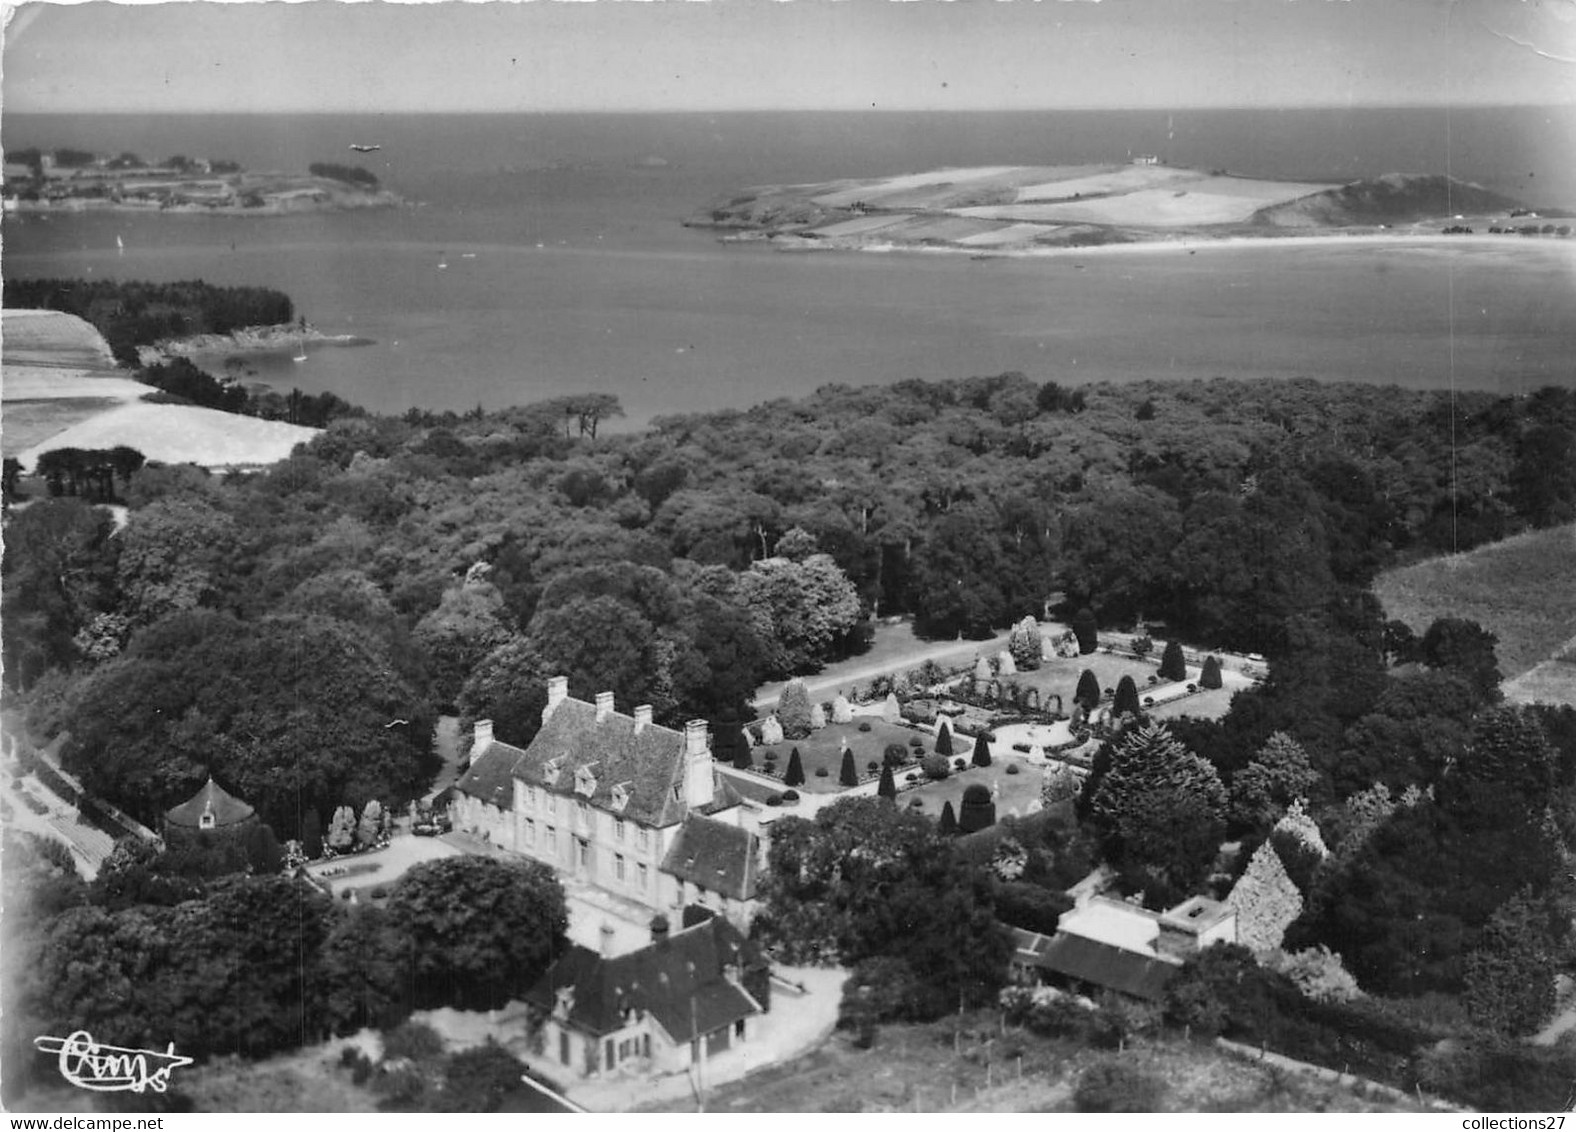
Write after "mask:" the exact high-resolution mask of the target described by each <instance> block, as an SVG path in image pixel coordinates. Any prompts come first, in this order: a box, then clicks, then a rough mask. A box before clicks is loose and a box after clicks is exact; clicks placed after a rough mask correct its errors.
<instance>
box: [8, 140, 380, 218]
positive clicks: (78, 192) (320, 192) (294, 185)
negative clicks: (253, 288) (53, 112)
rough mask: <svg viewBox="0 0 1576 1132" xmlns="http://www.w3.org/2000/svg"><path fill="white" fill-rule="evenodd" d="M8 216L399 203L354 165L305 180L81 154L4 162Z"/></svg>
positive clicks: (325, 166) (321, 168)
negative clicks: (25, 213) (50, 213)
mask: <svg viewBox="0 0 1576 1132" xmlns="http://www.w3.org/2000/svg"><path fill="white" fill-rule="evenodd" d="M3 199H4V206H5V211H7V212H86V211H110V212H175V213H201V214H205V215H206V214H213V213H218V214H233V215H246V216H279V215H288V214H294V213H300V212H324V211H337V210H344V209H354V208H391V207H394V206H396V205H399V204H403V203H404V202H403V201H402V200H401V199H400V197H399V196H398V195H396V194H395V193H392V192H390V191H388V190H387V189H384V188H382V187H381V186H380V185H379V184H378V179H377V177H376V175H374V174H373V173H371V172H369V171H367V170H366V169H363V168H361V167H360V166H351V165H337V164H333V163H317V164H313V165H310V166H308V169H307V172H305V173H280V172H252V171H248V170H246V169H243V168H241V166H240V165H239V164H237V163H236V162H234V161H222V160H210V159H207V158H190V157H185V156H175V157H168V158H165V159H163V160H161V161H157V162H147V161H144V160H143V159H142V158H140V157H138V156H137V155H136V154H135V153H122V154H119V155H118V156H113V157H111V156H107V155H104V154H96V153H88V152H86V151H83V150H72V149H57V150H54V151H52V152H45V151H42V150H39V149H24V150H17V151H14V152H12V153H8V154H7V155H6V162H5V185H4V197H3Z"/></svg>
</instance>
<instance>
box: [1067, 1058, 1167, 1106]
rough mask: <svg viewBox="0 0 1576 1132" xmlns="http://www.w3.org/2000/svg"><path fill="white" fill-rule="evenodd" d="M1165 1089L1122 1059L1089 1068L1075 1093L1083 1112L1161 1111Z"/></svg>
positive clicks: (1114, 1059)
mask: <svg viewBox="0 0 1576 1132" xmlns="http://www.w3.org/2000/svg"><path fill="white" fill-rule="evenodd" d="M1164 1095H1165V1086H1164V1085H1163V1084H1162V1083H1161V1082H1160V1081H1159V1080H1158V1079H1157V1078H1155V1077H1152V1076H1150V1075H1149V1074H1148V1073H1145V1072H1143V1071H1142V1070H1140V1069H1137V1068H1135V1067H1133V1066H1131V1065H1128V1064H1127V1063H1126V1062H1124V1061H1121V1060H1119V1059H1118V1058H1107V1059H1106V1060H1104V1061H1098V1062H1096V1063H1095V1064H1093V1065H1091V1066H1089V1068H1088V1069H1085V1070H1084V1071H1083V1073H1082V1074H1081V1075H1080V1076H1079V1078H1078V1088H1077V1089H1076V1090H1075V1091H1074V1092H1073V1105H1074V1106H1075V1107H1076V1108H1077V1110H1078V1111H1079V1112H1158V1111H1160V1101H1161V1099H1162V1098H1163V1097H1164Z"/></svg>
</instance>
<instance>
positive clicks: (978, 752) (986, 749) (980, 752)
mask: <svg viewBox="0 0 1576 1132" xmlns="http://www.w3.org/2000/svg"><path fill="white" fill-rule="evenodd" d="M974 765H975V766H990V744H989V743H987V742H986V741H985V736H983V735H981V736H980V737H979V738H978V739H976V740H974Z"/></svg>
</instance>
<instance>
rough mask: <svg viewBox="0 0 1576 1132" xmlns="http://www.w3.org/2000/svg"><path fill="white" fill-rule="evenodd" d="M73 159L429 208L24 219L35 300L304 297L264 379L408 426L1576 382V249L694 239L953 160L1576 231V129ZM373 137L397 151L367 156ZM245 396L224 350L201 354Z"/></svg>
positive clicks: (22, 134) (265, 361)
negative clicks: (576, 405)
mask: <svg viewBox="0 0 1576 1132" xmlns="http://www.w3.org/2000/svg"><path fill="white" fill-rule="evenodd" d="M0 140H3V143H4V146H5V148H6V149H7V150H13V149H17V148H24V147H30V146H40V147H43V148H46V149H53V148H59V147H63V146H69V147H72V148H80V149H88V150H93V151H100V152H114V153H120V152H124V151H131V152H134V153H137V154H139V155H141V156H142V157H144V158H147V159H150V160H151V159H158V158H164V157H168V156H171V155H174V154H184V155H187V156H190V157H207V158H225V159H231V160H236V161H239V162H241V163H242V164H243V165H244V166H245V167H247V168H248V169H254V170H262V169H278V170H286V171H301V170H304V169H305V168H306V166H307V165H308V164H309V163H312V162H319V161H333V162H341V163H351V164H361V165H363V166H364V167H366V168H368V169H369V170H371V171H372V172H374V173H375V174H377V176H378V177H379V178H380V180H381V181H382V183H383V185H384V186H385V187H387V188H390V189H392V190H394V191H395V192H397V193H399V194H400V195H401V196H403V197H404V198H406V199H407V200H408V201H409V202H410V204H409V206H408V207H402V208H398V209H392V210H377V211H355V212H337V213H317V214H307V215H299V216H280V217H220V216H201V215H169V214H165V215H159V214H127V213H91V214H77V215H67V214H50V215H37V214H28V215H18V214H8V215H6V216H5V218H4V220H3V222H0V238H3V241H4V243H3V252H0V256H3V258H0V270H3V271H4V273H5V275H6V276H7V277H18V278H21V277H39V276H67V277H93V278H117V279H152V280H176V279H190V278H198V279H203V280H206V281H208V282H210V283H216V284H245V285H259V286H268V287H274V288H278V289H280V290H283V291H284V292H286V293H287V294H289V295H290V296H291V298H292V299H293V300H294V301H295V304H296V308H297V310H298V311H299V312H300V313H301V314H302V315H304V316H305V317H306V318H307V319H308V320H309V321H310V322H311V323H312V324H313V325H315V326H316V327H317V328H318V329H320V330H322V331H325V332H328V333H331V334H345V335H355V336H359V337H362V338H366V339H370V340H371V343H372V344H371V345H365V346H359V347H336V346H327V345H317V344H312V345H310V346H309V347H308V349H307V357H306V359H305V360H304V361H300V362H297V361H294V360H293V359H292V356H291V355H292V354H294V353H295V351H294V350H289V351H283V352H281V353H279V354H277V355H258V356H252V357H249V358H247V359H246V363H245V369H244V371H243V376H245V378H246V379H247V380H249V381H256V382H262V383H266V384H270V385H274V386H276V387H279V388H281V389H285V388H290V387H296V388H300V389H302V390H304V391H306V392H312V393H316V392H321V391H332V392H334V393H336V394H338V395H339V396H341V397H344V398H345V399H347V400H349V401H351V402H354V403H356V404H360V405H364V406H366V407H367V408H369V409H372V410H375V411H380V412H402V411H404V410H406V409H408V408H411V407H422V408H428V409H436V410H443V409H452V410H456V411H464V410H469V409H473V408H476V407H478V406H479V407H482V408H487V409H493V408H501V407H505V406H509V405H515V404H523V403H528V402H531V401H536V400H541V399H544V398H547V397H554V396H559V395H562V394H566V393H576V392H585V391H599V392H607V393H613V394H616V395H617V396H618V397H619V398H620V400H621V402H622V405H623V407H624V409H625V411H626V413H627V419H626V421H625V424H624V427H632V426H638V425H641V424H643V423H645V422H648V421H649V420H650V419H651V418H652V417H654V416H657V415H661V414H667V413H682V412H693V411H702V410H714V409H721V408H729V407H733V408H742V407H746V406H748V405H751V404H755V403H759V402H761V401H765V400H770V399H774V398H781V397H803V396H807V395H810V394H812V393H813V392H814V391H815V390H816V389H818V388H820V387H822V386H824V385H828V384H844V385H868V384H877V383H890V382H894V381H899V380H904V379H909V378H923V379H927V380H938V379H944V378H956V377H966V376H970V375H979V374H994V373H1000V372H1004V371H1007V370H1018V371H1021V372H1023V373H1025V374H1027V375H1029V376H1030V377H1031V378H1033V379H1034V380H1036V381H1047V380H1054V381H1057V382H1060V383H1063V384H1066V385H1076V384H1083V383H1087V382H1093V381H1113V382H1126V381H1134V380H1140V379H1146V378H1177V379H1189V378H1209V377H1216V376H1224V377H1235V378H1245V377H1251V378H1264V379H1288V378H1296V377H1307V378H1314V379H1317V380H1321V381H1358V382H1366V383H1377V384H1396V385H1402V386H1407V387H1411V388H1452V389H1460V390H1467V389H1484V390H1494V391H1499V392H1503V393H1525V392H1527V391H1529V390H1531V389H1535V388H1537V387H1539V386H1542V385H1550V384H1554V385H1563V386H1567V387H1570V386H1576V240H1564V241H1559V240H1552V239H1550V240H1543V239H1539V240H1533V239H1527V240H1522V241H1517V242H1513V243H1510V244H1508V245H1507V244H1506V243H1505V242H1504V241H1478V242H1474V241H1473V240H1471V239H1468V238H1462V239H1460V240H1459V241H1456V242H1443V241H1438V242H1433V243H1430V244H1426V245H1420V244H1401V243H1394V242H1376V243H1372V244H1364V245H1359V246H1351V245H1331V244H1309V245H1305V246H1297V245H1280V246H1274V247H1269V248H1265V247H1232V246H1220V247H1205V248H1201V249H1199V250H1197V251H1196V253H1195V254H1192V255H1189V254H1187V253H1186V252H1179V251H1177V250H1174V249H1157V250H1145V251H1132V250H1124V251H1122V252H1118V253H1104V252H1090V253H1088V254H1086V255H1058V256H1051V257H1043V258H1035V259H1011V258H1001V257H993V258H972V257H970V256H967V255H958V254H940V253H933V252H932V253H927V252H909V253H890V254H873V253H862V252H830V251H821V252H784V251H780V250H776V249H774V248H772V247H771V246H769V245H767V244H764V243H753V244H752V243H727V242H723V241H721V240H720V239H719V238H718V237H719V234H718V233H717V232H714V231H710V230H706V229H699V228H691V227H686V226H685V225H684V224H683V221H684V219H685V218H686V217H690V216H694V215H696V214H699V213H702V212H704V211H705V210H706V209H707V207H708V206H710V205H712V204H714V203H717V202H720V201H724V200H726V199H728V198H729V197H730V196H732V195H735V194H737V193H738V192H740V191H741V190H743V189H746V188H748V187H750V186H757V185H763V184H780V183H807V182H820V181H827V180H834V179H840V178H863V177H878V176H888V175H894V174H899V173H905V172H918V171H923V170H928V169H934V168H938V167H943V166H967V165H987V164H1081V163H1093V162H1105V161H1123V160H1125V159H1126V158H1127V156H1128V155H1130V154H1134V153H1157V154H1160V155H1161V156H1162V157H1163V158H1164V159H1165V160H1166V161H1168V162H1170V163H1172V164H1177V165H1187V166H1197V167H1203V168H1210V169H1227V170H1230V171H1232V172H1235V173H1241V174H1249V175H1255V176H1260V177H1271V178H1284V179H1294V180H1302V181H1322V180H1328V181H1332V182H1344V181H1350V180H1354V179H1357V178H1360V177H1367V176H1376V175H1379V174H1383V173H1387V172H1407V173H1428V172H1448V173H1449V174H1451V175H1452V176H1455V177H1458V178H1461V179H1463V180H1467V181H1473V182H1476V183H1478V184H1481V185H1484V186H1485V187H1488V188H1491V189H1494V190H1496V191H1499V192H1502V193H1505V194H1508V195H1510V196H1512V197H1515V198H1517V199H1519V200H1521V201H1524V202H1526V203H1527V204H1528V205H1529V206H1530V207H1534V208H1537V209H1541V210H1543V211H1544V212H1549V211H1553V210H1560V209H1563V210H1565V211H1566V212H1567V213H1569V212H1570V211H1571V210H1573V209H1576V107H1562V108H1527V107H1517V108H1474V109H1445V108H1434V109H1325V110H1200V111H1176V110H1174V111H1171V112H1169V113H1168V112H1166V111H1150V110H1144V111H1136V110H1130V111H1121V110H1112V111H1044V112H1003V113H968V114H960V113H946V114H922V113H899V112H869V113H859V112H841V113H755V112H750V113H728V114H707V113H689V114H671V113H651V114H468V115H448V114H432V115H354V116H348V115H331V114H322V115H264V114H254V115H223V116H203V115H178V116H177V115H172V116H132V115H93V116H87V115H22V114H8V115H6V116H5V118H4V120H3V123H0ZM351 144H365V145H378V146H380V147H381V148H380V149H379V150H378V151H377V152H375V153H368V154H356V153H352V152H351V151H350V150H349V148H348V147H349V146H350V145H351ZM204 361H205V363H206V364H207V365H208V367H209V368H210V369H212V370H214V371H215V372H218V371H219V370H220V365H221V363H222V362H223V358H209V359H204Z"/></svg>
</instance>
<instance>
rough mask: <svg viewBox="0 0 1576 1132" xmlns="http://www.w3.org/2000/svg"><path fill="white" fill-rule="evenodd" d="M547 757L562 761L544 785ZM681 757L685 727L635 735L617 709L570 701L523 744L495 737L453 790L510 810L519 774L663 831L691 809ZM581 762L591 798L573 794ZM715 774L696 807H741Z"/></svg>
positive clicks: (652, 728) (629, 719) (655, 727)
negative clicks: (591, 785)
mask: <svg viewBox="0 0 1576 1132" xmlns="http://www.w3.org/2000/svg"><path fill="white" fill-rule="evenodd" d="M551 759H559V760H561V761H560V763H559V771H558V778H557V780H556V781H555V782H554V784H553V785H552V786H550V787H549V786H548V785H547V778H546V774H545V772H544V767H545V765H546V764H547V762H548V761H549V760H551ZM686 762H687V755H686V748H685V739H684V734H683V732H680V731H675V730H673V729H672V728H671V727H663V726H661V725H659V724H655V723H648V724H646V725H645V727H643V728H641V730H640V732H639V733H638V734H637V733H636V731H635V719H634V717H633V716H630V715H625V714H624V713H622V712H617V711H614V712H609V713H608V714H607V716H606V717H605V718H604V719H602V720H601V721H600V722H598V720H597V709H596V705H595V704H588V703H586V702H585V701H584V700H576V699H572V698H571V699H565V700H563V701H561V702H560V703H559V704H558V706H557V707H555V708H554V709H553V711H552V714H551V715H549V716H548V717H547V719H546V721H545V722H544V723H543V724H542V729H541V730H540V731H538V732H537V733H536V738H534V739H532V740H531V745H530V746H529V747H527V748H526V749H524V750H521V749H520V748H519V747H514V746H510V745H509V744H508V743H500V742H498V741H496V740H494V741H493V743H492V745H491V746H490V747H488V748H487V750H485V751H483V752H482V753H481V754H480V755H479V756H477V758H476V759H475V761H474V762H472V764H471V767H470V769H469V770H468V771H466V772H465V775H464V776H463V777H462V778H461V779H460V780H459V782H457V783H456V784H455V789H456V790H459V791H460V792H461V793H464V794H469V795H471V796H472V797H474V798H479V799H481V800H482V801H484V802H490V803H492V804H493V805H495V806H498V807H499V808H501V809H509V808H511V807H512V806H513V805H514V781H515V779H519V780H520V781H522V782H526V783H529V784H531V785H535V786H542V787H544V788H547V789H550V790H552V791H553V792H554V793H556V794H561V795H564V796H571V797H584V798H586V800H587V801H588V802H590V803H591V804H592V805H593V806H596V807H598V808H599V809H603V810H607V811H608V812H609V813H614V814H618V815H619V816H620V817H622V818H625V819H627V820H629V821H634V822H639V823H641V824H643V825H647V826H651V827H653V828H656V829H663V828H665V827H667V826H670V825H677V824H678V823H679V822H681V821H683V820H684V817H685V815H686V814H687V813H688V812H689V808H688V806H687V805H686V803H685V800H684V773H685V766H686ZM583 766H589V767H590V768H591V771H592V774H593V775H594V777H595V779H596V789H595V790H593V791H592V793H591V794H590V795H589V796H587V795H581V794H577V793H576V792H575V771H577V770H578V769H579V768H580V767H583ZM712 778H713V793H712V803H711V805H709V806H706V807H704V808H703V809H702V811H701V812H703V813H708V814H714V813H717V812H719V811H721V810H725V809H728V808H729V807H731V806H736V805H738V804H739V801H740V799H739V794H738V792H737V791H736V790H734V789H733V788H732V786H730V785H728V784H727V783H726V782H725V781H724V780H722V779H721V777H720V776H719V775H718V774H717V772H716V771H715V769H714V770H713V772H712ZM619 785H623V786H625V787H626V789H627V790H628V794H629V801H628V803H627V804H626V805H625V807H624V808H623V809H622V810H620V809H618V808H617V807H615V806H614V805H613V787H615V786H619ZM674 787H678V796H677V797H674Z"/></svg>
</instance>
